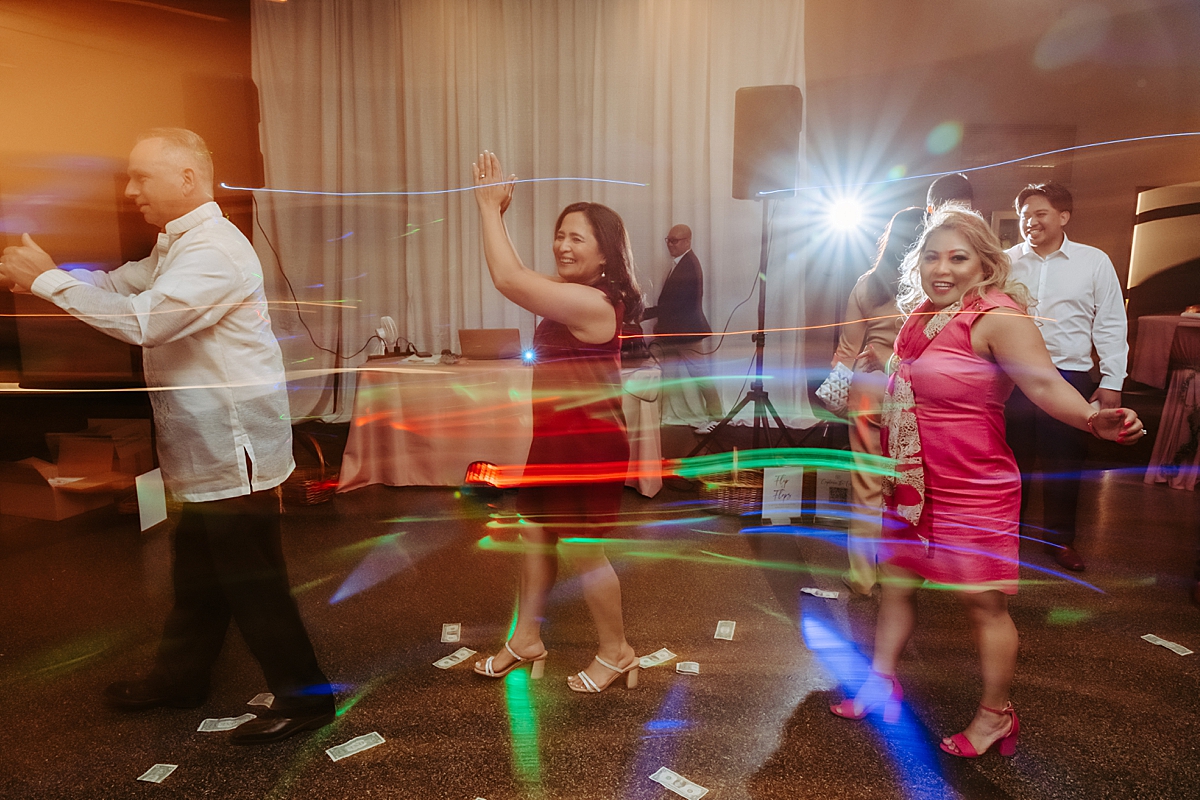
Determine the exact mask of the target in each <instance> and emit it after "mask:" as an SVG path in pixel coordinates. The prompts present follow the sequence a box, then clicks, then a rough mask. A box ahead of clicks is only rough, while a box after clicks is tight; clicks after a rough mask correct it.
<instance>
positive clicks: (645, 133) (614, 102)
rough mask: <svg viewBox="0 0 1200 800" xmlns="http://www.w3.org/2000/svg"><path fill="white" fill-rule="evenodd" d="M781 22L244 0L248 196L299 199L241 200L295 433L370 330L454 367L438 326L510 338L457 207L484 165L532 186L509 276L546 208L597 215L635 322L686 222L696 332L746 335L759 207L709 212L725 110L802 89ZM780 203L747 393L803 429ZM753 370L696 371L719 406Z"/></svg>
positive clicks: (769, 15) (792, 234)
mask: <svg viewBox="0 0 1200 800" xmlns="http://www.w3.org/2000/svg"><path fill="white" fill-rule="evenodd" d="M803 22H804V4H803V3H802V2H791V1H788V2H783V1H782V0H370V2H367V1H366V0H293V1H292V2H288V3H275V2H269V1H268V0H255V3H254V6H253V70H254V80H255V82H256V83H257V85H258V87H259V94H260V102H261V108H262V128H261V137H262V149H263V156H264V161H265V167H266V185H267V187H268V188H270V189H278V190H288V192H297V191H308V192H315V193H314V194H299V193H288V192H279V193H276V192H257V193H256V197H257V203H258V211H259V224H260V225H261V229H259V230H256V232H255V233H256V236H255V245H256V247H257V248H258V250H259V253H260V256H262V258H263V264H264V269H265V270H266V271H267V273H268V275H269V278H268V281H269V283H268V285H269V288H270V291H271V295H272V299H273V300H274V301H275V303H274V304H273V306H272V319H273V321H274V324H275V327H276V332H277V333H278V334H279V335H280V338H281V340H282V342H283V345H284V353H285V357H286V359H287V361H288V363H289V368H290V369H291V370H292V371H293V376H294V377H295V378H296V379H295V380H294V381H293V392H292V398H293V405H292V409H293V414H294V416H296V417H297V418H307V417H322V418H325V419H334V418H340V419H346V418H348V416H349V414H350V411H351V406H352V402H353V395H352V393H353V381H352V379H350V378H348V376H352V372H350V373H339V372H332V373H331V372H329V370H336V369H338V368H344V367H353V366H355V365H358V364H361V363H362V362H363V361H364V359H365V355H366V353H365V352H358V353H357V354H356V351H360V348H363V347H364V345H367V343H368V338H369V337H370V336H371V334H372V333H373V332H374V330H375V329H376V328H377V327H378V326H379V325H380V321H379V320H380V317H381V316H384V315H390V316H392V317H393V318H394V319H395V320H396V321H397V323H398V324H399V328H400V332H401V334H402V335H403V336H404V337H405V338H406V339H408V340H411V341H412V342H413V343H415V345H416V346H417V347H418V348H419V349H421V350H428V351H432V352H434V353H437V352H439V351H441V350H442V349H444V348H445V349H451V350H457V349H458V341H457V331H458V330H459V329H460V328H479V327H516V328H520V329H521V331H522V337H523V339H524V341H526V342H528V341H530V339H531V338H532V333H533V328H534V325H535V320H534V318H533V317H532V315H530V314H529V313H527V312H525V311H523V310H521V309H519V308H518V307H516V306H515V305H513V304H512V303H509V302H508V301H506V300H505V299H504V298H503V297H502V296H501V295H500V294H499V293H498V292H496V290H495V289H494V288H493V287H492V285H491V282H490V280H489V279H488V275H487V268H486V266H485V264H484V261H483V255H482V249H481V247H480V241H479V233H478V221H477V215H476V211H475V203H474V199H473V198H472V196H471V195H470V193H469V192H466V191H455V190H458V189H462V188H463V187H469V186H470V184H471V176H470V170H469V165H470V163H471V162H472V161H474V160H475V158H476V156H477V155H478V153H479V152H480V151H481V150H483V149H488V150H493V151H495V152H496V153H497V154H498V155H499V156H500V159H501V163H502V164H503V166H504V169H505V171H507V172H514V173H516V174H517V176H518V177H519V178H521V179H523V180H529V181H531V182H529V183H522V184H520V185H518V188H517V194H516V198H515V200H514V202H513V206H512V208H511V209H510V210H509V212H508V214H507V220H508V225H509V230H510V232H511V234H512V237H513V240H514V242H515V244H516V246H517V250H518V252H519V253H520V254H521V255H522V257H523V258H524V259H525V262H526V264H527V265H528V266H530V267H531V268H534V269H537V270H539V271H542V272H546V273H552V272H553V269H554V262H553V257H552V254H551V250H550V243H551V240H552V238H553V231H552V228H553V225H554V221H555V219H556V217H557V215H558V212H559V210H561V208H562V207H563V206H565V205H566V204H567V203H570V202H573V201H576V200H592V201H596V202H600V203H604V204H606V205H609V206H611V207H613V208H614V209H616V210H617V211H618V212H619V213H620V214H621V215H622V217H623V218H624V219H625V223H626V225H627V226H628V228H629V232H630V237H631V239H632V242H633V248H634V255H635V258H636V259H637V262H638V267H639V269H638V276H639V280H640V281H641V284H642V288H643V290H644V291H645V293H646V295H647V299H648V301H649V303H648V304H653V303H654V301H655V300H656V298H657V295H658V290H659V289H660V288H661V286H662V281H663V279H664V278H665V277H666V275H667V273H668V272H669V270H670V267H671V266H672V265H671V261H670V257H669V255H668V253H667V252H666V248H665V245H664V244H663V237H664V236H665V235H666V233H667V231H668V229H669V228H670V227H671V226H672V225H673V224H676V223H684V224H687V225H690V226H691V228H692V230H693V232H694V234H693V248H694V249H695V251H696V254H697V255H698V256H699V258H700V261H701V263H702V265H703V268H704V273H705V282H706V285H705V310H706V313H707V314H708V316H709V318H710V320H711V321H712V323H713V326H714V327H715V328H716V329H718V330H720V329H722V328H723V327H724V326H725V324H726V320H727V319H728V320H729V330H731V331H750V330H752V329H754V328H755V327H756V325H757V320H756V315H757V300H756V298H755V297H750V300H749V302H746V303H745V304H744V305H742V306H741V307H740V308H739V309H738V310H737V312H736V313H734V314H733V316H732V318H730V314H731V312H733V310H734V307H735V306H737V304H738V303H739V302H740V301H742V300H743V299H745V298H746V297H747V296H749V295H750V294H751V292H752V290H753V289H754V288H755V285H756V280H757V274H758V268H759V239H760V235H761V220H762V216H761V215H762V204H761V203H759V202H754V201H747V200H734V199H731V189H732V160H733V124H734V95H735V92H736V90H737V89H738V88H740V87H742V86H755V85H767V84H794V85H796V86H799V87H801V89H803V87H804V68H803V64H804V58H803V42H804V36H803V34H804V30H803ZM802 163H803V162H802ZM618 182H624V183H618ZM634 184H637V185H634ZM795 202H797V201H786V200H785V201H777V202H775V203H774V204H773V206H772V207H773V208H774V209H775V223H774V225H773V226H772V242H771V251H770V252H771V259H770V263H769V267H768V275H769V291H768V305H767V323H766V325H767V328H768V329H775V328H783V329H790V330H786V331H784V332H781V333H772V334H770V335H769V338H768V344H767V358H766V369H765V374H766V378H765V384H766V388H767V389H768V391H769V392H770V394H771V400H772V402H773V403H774V404H775V406H776V408H777V409H778V410H779V411H780V413H781V414H782V416H783V418H784V420H785V421H786V422H788V424H789V425H793V426H800V427H807V426H808V425H810V424H812V422H813V419H812V415H811V413H810V409H809V408H808V405H807V399H806V397H807V393H806V389H805V377H804V373H803V364H802V354H803V332H802V331H800V330H797V329H798V328H799V327H801V326H802V325H803V320H802V319H801V316H802V313H803V312H802V308H803V280H802V276H803V268H804V252H803V247H802V244H801V241H802V238H803V237H802V235H801V232H800V230H799V226H798V225H797V224H796V222H795V218H796V216H797V215H796V214H795V213H794V209H792V208H791V206H792V205H793V204H794V203H795ZM276 253H277V254H278V260H277V259H276ZM284 274H286V276H287V278H288V280H289V281H290V284H291V289H289V288H288V286H287V285H286V283H285V282H284V280H283V278H282V275H284ZM291 291H294V292H295V294H296V296H297V297H298V299H299V301H300V305H299V309H300V314H299V315H298V314H297V312H296V307H295V306H293V305H292V304H291ZM301 319H302V320H303V322H305V323H307V326H308V329H309V330H310V331H311V335H312V337H313V338H315V340H316V343H317V344H318V345H319V346H320V347H321V348H323V349H318V348H317V347H314V345H313V342H312V341H311V340H310V337H309V333H308V332H306V330H305V328H304V327H303V326H302V325H301ZM709 341H710V342H711V343H712V345H710V346H714V345H716V344H717V343H718V342H720V341H721V338H720V337H714V338H713V339H711V340H709ZM401 344H402V345H403V344H404V342H402V343H401ZM330 351H332V352H330ZM334 353H338V354H340V355H334ZM752 355H753V345H752V343H751V342H750V339H749V335H748V334H746V333H741V334H739V335H736V336H729V337H727V338H726V339H725V341H724V344H723V345H722V347H721V348H720V349H719V350H718V351H717V352H716V353H715V354H714V361H715V362H716V366H717V371H718V373H719V374H721V375H723V376H726V377H725V378H724V379H722V380H721V381H720V382H719V386H720V387H721V392H722V398H723V401H724V403H725V405H726V407H728V406H730V405H731V404H733V403H735V402H737V400H738V399H739V398H740V397H741V396H742V394H744V391H745V385H744V380H743V378H744V376H745V375H746V374H747V373H748V372H752V364H751V358H752ZM305 370H312V371H313V372H311V373H306V372H305ZM305 374H309V375H310V376H311V377H308V378H304V377H303V376H304V375H305ZM748 415H749V409H747V411H746V412H743V415H742V418H743V419H744V418H745V417H747V416H748Z"/></svg>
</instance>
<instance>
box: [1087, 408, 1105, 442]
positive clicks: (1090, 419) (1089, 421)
mask: <svg viewBox="0 0 1200 800" xmlns="http://www.w3.org/2000/svg"><path fill="white" fill-rule="evenodd" d="M1098 416H1100V412H1099V411H1093V412H1092V415H1091V416H1090V417H1088V420H1087V426H1088V430H1089V431H1091V432H1092V436H1095V437H1096V438H1097V439H1099V440H1101V441H1106V440H1105V438H1104V437H1103V436H1101V435H1100V434H1098V433H1096V429H1095V428H1094V427H1093V426H1092V423H1093V422H1095V420H1096V417H1098Z"/></svg>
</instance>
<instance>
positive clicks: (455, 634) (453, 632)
mask: <svg viewBox="0 0 1200 800" xmlns="http://www.w3.org/2000/svg"><path fill="white" fill-rule="evenodd" d="M460 638H462V623H461V622H447V623H446V624H444V625H442V641H443V642H457V641H458V640H459V639H460Z"/></svg>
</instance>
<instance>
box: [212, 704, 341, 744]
mask: <svg viewBox="0 0 1200 800" xmlns="http://www.w3.org/2000/svg"><path fill="white" fill-rule="evenodd" d="M334 716H335V715H334V712H332V711H318V712H314V711H267V712H266V713H264V714H263V715H262V716H260V717H259V718H258V719H252V720H250V721H249V722H247V723H246V724H244V725H239V726H238V727H237V728H235V729H234V731H233V733H231V734H229V743H230V744H267V743H269V742H278V741H281V740H283V739H286V738H288V737H289V736H293V735H295V734H297V733H300V731H315V730H317V729H318V728H324V727H325V726H326V725H328V724H329V723H331V722H333V720H334Z"/></svg>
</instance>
